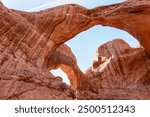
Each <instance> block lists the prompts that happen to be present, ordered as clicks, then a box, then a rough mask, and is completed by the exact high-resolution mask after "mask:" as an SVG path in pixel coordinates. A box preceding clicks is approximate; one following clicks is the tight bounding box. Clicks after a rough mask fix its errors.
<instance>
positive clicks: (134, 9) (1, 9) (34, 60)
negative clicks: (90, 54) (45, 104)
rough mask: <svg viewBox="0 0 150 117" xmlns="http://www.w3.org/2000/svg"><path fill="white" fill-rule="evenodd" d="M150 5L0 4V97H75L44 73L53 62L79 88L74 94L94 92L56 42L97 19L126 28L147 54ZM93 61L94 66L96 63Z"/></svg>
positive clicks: (59, 42) (95, 23) (70, 56)
mask: <svg viewBox="0 0 150 117" xmlns="http://www.w3.org/2000/svg"><path fill="white" fill-rule="evenodd" d="M149 6H150V1H148V0H143V1H135V0H132V1H131V0H130V1H127V2H124V3H119V4H114V5H108V6H100V7H97V8H94V9H86V8H84V7H82V6H79V5H73V4H70V5H62V6H58V7H55V8H50V9H47V10H44V11H40V12H34V13H28V12H23V11H17V10H11V9H8V8H6V7H5V6H3V5H2V3H0V19H1V20H0V91H1V92H2V93H1V95H0V99H74V98H75V96H74V91H73V90H72V89H71V88H70V87H69V86H67V85H65V84H64V83H63V82H62V81H61V79H60V78H54V76H53V75H52V74H50V73H49V70H50V69H53V68H57V67H58V66H59V67H61V68H62V69H63V71H65V72H66V73H67V75H68V77H69V79H70V82H71V86H72V87H73V88H74V89H77V90H78V91H77V95H78V94H80V93H82V92H83V91H84V93H85V90H87V91H92V93H93V94H94V95H95V93H98V92H97V89H95V88H94V86H93V85H94V84H93V83H91V82H90V79H89V78H88V77H87V76H85V75H84V74H83V73H82V72H81V71H80V69H79V68H78V66H77V65H76V60H75V59H74V56H73V54H68V53H70V50H68V48H67V47H66V46H64V45H63V46H62V47H60V46H61V45H62V44H63V43H64V42H66V41H67V40H69V39H71V38H72V37H74V36H75V35H77V34H78V33H80V32H82V31H84V30H87V29H88V28H90V27H92V26H94V25H97V24H101V25H104V26H112V27H116V28H120V29H123V30H126V31H128V32H129V33H130V34H132V35H133V36H134V37H136V39H137V40H138V41H139V42H140V44H141V45H142V46H143V47H144V48H145V50H146V52H147V54H148V55H150V43H149V41H150V40H149V37H150V35H149V34H150V30H149V26H150V22H149V19H150V15H149V13H150V7H149ZM141 18H142V19H141ZM143 19H145V20H143ZM143 27H144V28H143ZM59 47H60V49H57V48H59ZM62 48H64V50H62ZM142 56H143V54H142ZM145 56H146V55H145ZM60 58H63V59H60ZM142 59H143V60H142ZM147 59H148V58H147ZM147 59H146V60H147ZM66 60H67V62H66ZM144 60H145V57H144V58H141V62H142V61H143V62H144ZM53 62H54V63H55V64H54V63H53ZM102 62H103V61H102ZM145 64H146V63H145ZM94 65H96V67H98V65H99V63H98V65H97V63H94ZM124 65H126V64H124ZM135 65H136V64H135ZM143 65H144V64H143ZM116 69H119V68H116ZM120 69H122V70H123V67H122V68H120ZM123 71H124V70H123ZM92 72H93V71H92ZM124 72H126V70H125V71H124ZM110 73H112V71H110ZM143 73H144V72H143ZM108 74H109V73H108ZM118 74H120V75H122V74H121V73H118ZM71 76H72V77H71ZM141 77H142V76H141ZM115 78H116V77H115ZM132 79H133V83H137V81H135V80H134V78H132ZM132 79H130V80H132ZM136 80H138V81H139V77H138V78H137V79H136ZM147 81H149V79H148V77H147ZM147 81H145V79H144V80H142V81H140V82H141V83H142V84H143V83H144V82H145V83H146V82H147ZM106 83H107V82H106ZM28 85H29V86H28ZM27 86H28V87H27ZM123 86H124V85H123ZM125 86H126V85H125ZM82 90H83V91H82ZM45 92H46V94H45ZM62 92H65V93H62ZM79 92H80V93H79ZM57 93H58V94H57ZM96 95H97V94H96ZM78 96H79V95H78ZM80 97H81V96H80ZM80 97H79V98H78V97H77V98H78V99H80ZM97 99H98V98H97Z"/></svg>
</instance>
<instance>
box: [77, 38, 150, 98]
mask: <svg viewBox="0 0 150 117" xmlns="http://www.w3.org/2000/svg"><path fill="white" fill-rule="evenodd" d="M149 66H150V59H149V58H148V57H147V54H146V53H145V49H144V48H131V47H130V46H129V45H128V44H127V43H126V42H125V41H123V40H121V39H116V40H113V41H110V42H108V43H106V44H103V45H101V46H100V47H99V48H98V50H97V52H96V56H95V58H94V61H93V66H92V67H90V68H89V69H88V70H87V75H88V76H90V77H91V81H90V82H92V84H94V86H95V87H97V89H98V92H99V93H98V94H91V93H90V94H89V96H87V97H86V98H89V99H90V98H93V99H150V93H149V90H150V87H149V86H150V67H149ZM82 93H83V92H82ZM84 93H87V91H85V92H84ZM84 93H83V94H82V95H84ZM78 95H79V96H78V98H80V93H79V94H78ZM93 95H94V96H93ZM81 98H84V99H85V97H82V96H81Z"/></svg>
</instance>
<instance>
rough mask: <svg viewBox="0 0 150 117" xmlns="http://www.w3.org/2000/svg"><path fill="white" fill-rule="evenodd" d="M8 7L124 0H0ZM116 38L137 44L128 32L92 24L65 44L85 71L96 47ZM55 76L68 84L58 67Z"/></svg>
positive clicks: (89, 4)
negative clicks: (92, 25)
mask: <svg viewBox="0 0 150 117" xmlns="http://www.w3.org/2000/svg"><path fill="white" fill-rule="evenodd" d="M1 1H2V3H3V4H4V5H5V6H7V7H8V8H12V9H17V10H23V11H29V12H32V11H40V10H43V9H46V8H51V7H55V6H58V5H63V4H70V3H73V4H79V5H82V6H84V7H86V8H94V7H97V6H101V5H109V4H113V3H119V2H123V1H125V0H1ZM116 38H122V39H124V40H125V41H126V42H128V43H129V44H130V45H131V46H132V47H134V46H135V45H137V43H138V42H137V41H136V39H135V38H134V37H133V36H131V35H130V34H129V33H127V32H125V31H122V30H120V29H116V28H112V27H104V26H101V25H97V26H94V27H92V28H90V29H88V30H87V31H84V32H81V33H80V34H78V35H77V36H75V37H74V38H72V39H71V40H69V41H68V42H66V44H67V45H68V46H69V47H70V48H71V49H72V51H73V53H74V54H75V56H76V59H77V61H78V66H79V67H80V69H81V70H82V71H83V72H85V71H86V69H87V68H88V67H90V66H91V65H92V62H93V58H94V55H95V53H96V49H97V48H98V47H99V46H100V45H102V44H104V43H106V42H108V41H110V40H113V39H116ZM52 73H53V74H54V75H55V76H61V77H62V78H63V81H64V82H66V83H67V84H69V81H68V78H67V76H66V74H65V73H64V72H62V71H61V70H60V69H58V70H57V71H56V70H55V71H52Z"/></svg>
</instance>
